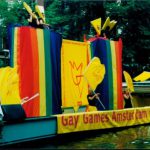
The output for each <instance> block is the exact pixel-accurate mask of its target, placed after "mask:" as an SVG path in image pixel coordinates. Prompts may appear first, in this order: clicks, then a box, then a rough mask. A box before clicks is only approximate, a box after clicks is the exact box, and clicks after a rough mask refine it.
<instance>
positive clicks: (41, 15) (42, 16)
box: [35, 5, 45, 23]
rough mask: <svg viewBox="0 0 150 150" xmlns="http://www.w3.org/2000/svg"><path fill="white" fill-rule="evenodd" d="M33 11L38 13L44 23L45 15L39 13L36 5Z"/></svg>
mask: <svg viewBox="0 0 150 150" xmlns="http://www.w3.org/2000/svg"><path fill="white" fill-rule="evenodd" d="M35 11H36V12H37V13H38V15H39V16H40V17H41V18H42V19H43V21H44V23H45V17H44V15H43V14H42V13H41V11H40V9H39V7H38V5H35Z"/></svg>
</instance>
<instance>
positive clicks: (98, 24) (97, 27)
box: [91, 18, 101, 35]
mask: <svg viewBox="0 0 150 150" xmlns="http://www.w3.org/2000/svg"><path fill="white" fill-rule="evenodd" d="M91 24H92V26H93V27H94V29H95V30H96V32H97V34H98V35H100V34H101V18H98V19H95V20H93V21H91Z"/></svg>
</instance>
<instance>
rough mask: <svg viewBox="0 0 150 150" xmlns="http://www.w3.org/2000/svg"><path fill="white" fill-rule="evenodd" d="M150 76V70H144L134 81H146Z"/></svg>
mask: <svg viewBox="0 0 150 150" xmlns="http://www.w3.org/2000/svg"><path fill="white" fill-rule="evenodd" d="M149 78H150V72H148V71H143V72H142V73H141V74H139V75H138V76H136V77H135V78H134V79H133V80H134V81H141V82H142V81H145V80H148V79H149Z"/></svg>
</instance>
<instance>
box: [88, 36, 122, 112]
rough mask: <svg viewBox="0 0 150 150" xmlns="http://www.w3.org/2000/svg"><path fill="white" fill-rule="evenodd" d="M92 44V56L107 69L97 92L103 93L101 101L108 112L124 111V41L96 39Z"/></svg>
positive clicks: (92, 40)
mask: <svg viewBox="0 0 150 150" xmlns="http://www.w3.org/2000/svg"><path fill="white" fill-rule="evenodd" d="M90 42H91V56H92V57H94V56H96V57H99V58H100V60H101V63H102V64H104V65H105V67H106V74H105V77H104V80H103V82H102V83H101V84H100V85H98V87H97V89H96V92H100V93H101V101H102V102H103V104H104V105H105V107H106V109H107V110H113V109H122V108H123V99H122V41H121V39H119V41H111V40H107V39H104V38H94V39H91V40H90ZM102 109H103V108H102Z"/></svg>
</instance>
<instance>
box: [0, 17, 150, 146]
mask: <svg viewBox="0 0 150 150" xmlns="http://www.w3.org/2000/svg"><path fill="white" fill-rule="evenodd" d="M91 24H92V25H93V27H94V28H95V29H96V31H97V36H95V37H93V38H90V39H88V40H87V41H84V42H79V41H72V40H67V39H62V36H61V34H59V33H56V32H54V31H52V30H50V29H39V28H33V27H30V26H11V27H9V35H8V36H9V45H10V66H8V67H5V68H1V69H0V96H1V105H2V110H3V114H4V116H3V118H2V120H1V123H2V125H1V138H0V145H1V146H3V145H9V144H14V143H19V142H25V141H31V140H36V139H42V138H50V137H54V136H56V135H60V134H66V133H70V134H71V133H73V132H80V131H92V130H100V129H109V128H118V127H127V126H134V125H140V124H146V123H149V122H150V107H148V106H147V105H144V106H147V107H144V106H142V107H139V106H138V104H137V105H133V108H128V109H125V108H124V101H123V96H122V90H123V87H122V79H123V76H122V74H123V70H122V40H121V39H119V40H117V41H115V40H111V39H107V37H102V36H101V28H100V27H101V18H99V19H96V20H93V21H91ZM115 24H116V21H114V20H112V21H110V18H109V17H108V18H107V19H106V21H105V23H104V25H103V27H102V30H105V29H106V28H107V27H108V26H109V30H111V29H112V28H113V26H114V25H115ZM129 80H130V77H127V79H126V81H127V84H128V86H129V88H131V86H132V85H131V84H132V83H131V81H129ZM89 87H90V88H91V89H92V90H93V91H94V92H99V93H100V94H101V95H100V102H101V106H102V107H101V111H97V109H96V107H93V106H89V104H88V101H87V95H88V92H89V91H88V90H89ZM132 94H134V91H133V92H132ZM135 101H141V99H139V100H137V99H136V100H135ZM133 103H135V102H134V100H133Z"/></svg>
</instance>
